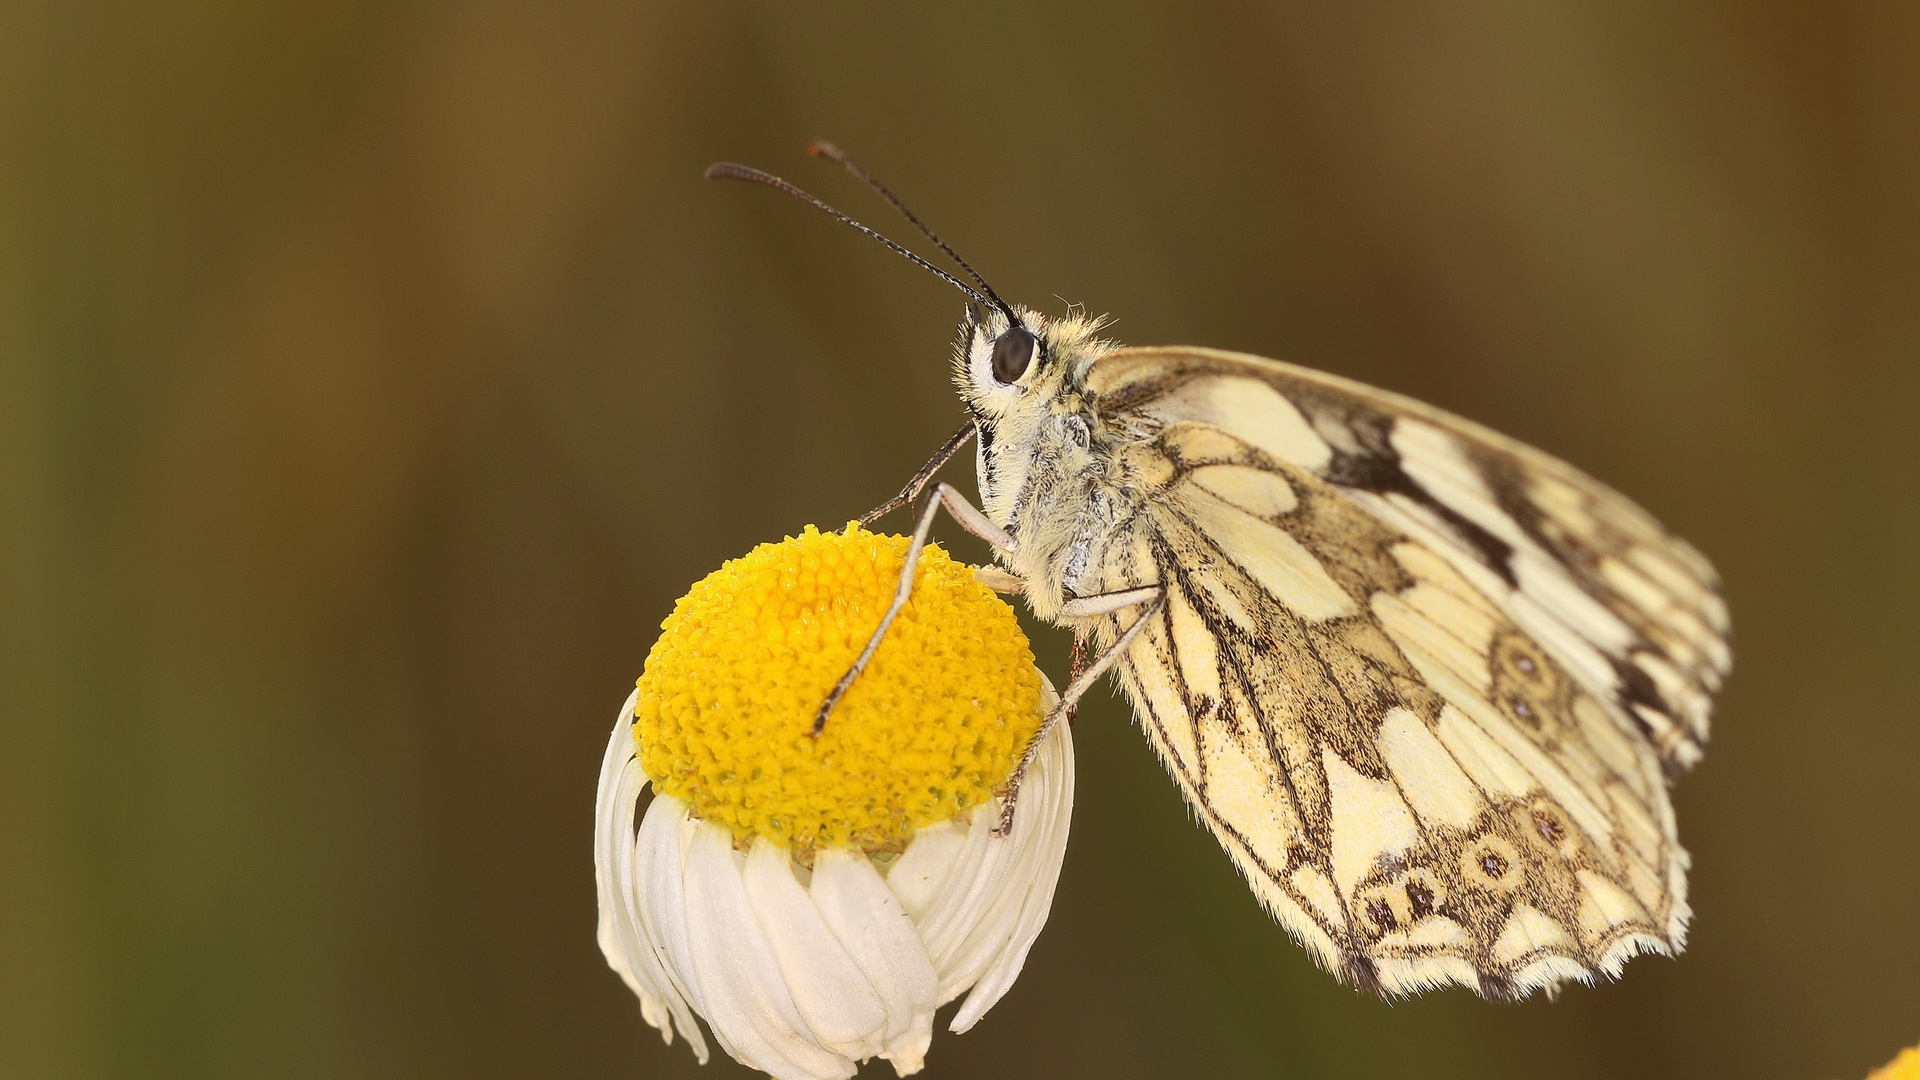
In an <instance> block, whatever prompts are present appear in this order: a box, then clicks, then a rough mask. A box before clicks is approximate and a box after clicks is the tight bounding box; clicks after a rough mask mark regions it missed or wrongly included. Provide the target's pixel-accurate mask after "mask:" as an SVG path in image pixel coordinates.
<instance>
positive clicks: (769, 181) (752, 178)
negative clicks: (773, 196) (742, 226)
mask: <svg viewBox="0 0 1920 1080" xmlns="http://www.w3.org/2000/svg"><path fill="white" fill-rule="evenodd" d="M707 179H709V180H744V181H746V182H747V183H750V184H765V185H766V186H767V187H770V188H773V189H774V190H776V191H784V192H786V193H787V194H789V195H791V196H793V197H794V198H796V199H799V200H800V201H801V202H803V203H807V204H808V205H810V206H812V207H814V208H815V209H817V210H820V211H823V212H825V213H826V214H828V215H830V216H832V217H833V218H834V219H835V220H836V221H839V222H840V223H841V224H842V225H846V226H848V227H849V228H853V229H857V230H859V231H860V232H863V233H866V234H867V235H868V236H871V237H873V238H874V239H875V240H878V241H880V242H881V243H882V244H885V245H886V246H887V247H889V248H892V249H893V250H894V251H896V252H898V253H899V254H901V255H902V256H905V257H906V258H907V259H909V260H910V261H912V262H913V263H915V264H916V265H918V266H919V267H920V268H921V269H923V270H926V271H927V272H928V273H930V274H933V275H934V276H935V277H938V278H940V279H941V280H942V281H945V282H946V283H947V284H949V285H952V286H953V287H954V288H956V289H959V290H960V291H961V292H963V293H966V294H967V295H968V296H970V297H972V298H973V299H974V301H975V302H977V303H981V304H985V303H989V302H992V303H994V304H996V305H997V306H999V307H1000V309H1001V310H1003V311H1005V310H1007V307H1006V305H1005V304H1001V303H999V300H1000V298H999V297H997V296H992V299H991V301H989V296H991V294H992V292H993V290H991V289H988V290H987V292H988V296H982V295H980V291H979V290H978V289H975V288H974V287H973V286H971V285H969V284H967V283H966V282H964V281H961V280H960V279H959V278H957V277H954V276H953V275H952V274H949V273H947V272H946V271H945V270H942V269H940V268H939V267H937V266H935V265H933V264H932V263H930V262H928V261H927V260H925V259H923V258H921V257H920V256H918V255H915V254H914V253H913V252H911V251H908V250H907V249H906V248H903V247H901V246H900V245H899V244H896V243H894V242H893V241H891V240H889V239H887V238H886V237H884V236H882V235H880V234H879V233H877V232H875V231H873V230H872V229H869V228H867V227H866V226H865V225H862V224H860V223H859V222H857V221H855V220H853V219H852V218H850V217H848V216H847V215H845V214H843V213H841V212H840V211H838V210H835V209H834V208H833V207H831V206H828V205H827V204H826V203H824V202H821V201H820V200H819V199H816V198H814V197H813V196H811V195H809V194H807V193H806V192H804V191H801V190H800V189H799V188H797V187H794V186H793V185H792V184H789V183H787V182H786V181H785V180H782V179H780V178H779V177H777V176H774V175H772V174H771V173H763V172H761V171H760V170H759V169H749V168H747V167H746V166H745V165H735V164H734V163H733V162H731V161H716V162H714V163H713V164H712V165H709V166H707ZM940 246H941V247H945V246H946V245H945V244H942V245H940ZM961 265H962V266H965V265H966V264H965V263H962V264H961ZM968 272H969V273H971V272H972V268H971V267H968ZM974 276H975V277H978V276H979V275H978V274H975V275H974ZM980 284H981V286H982V287H983V288H984V287H985V286H986V282H984V281H983V282H981V283H980Z"/></svg>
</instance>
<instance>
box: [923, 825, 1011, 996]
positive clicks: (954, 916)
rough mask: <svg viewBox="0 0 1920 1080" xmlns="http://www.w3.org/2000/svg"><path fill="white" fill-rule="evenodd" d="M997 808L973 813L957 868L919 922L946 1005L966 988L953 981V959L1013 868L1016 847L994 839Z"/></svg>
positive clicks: (955, 860) (949, 875)
mask: <svg viewBox="0 0 1920 1080" xmlns="http://www.w3.org/2000/svg"><path fill="white" fill-rule="evenodd" d="M998 807H999V803H998V802H997V801H996V802H989V803H986V804H983V805H982V806H980V807H977V808H976V809H975V810H974V814H973V824H972V825H971V826H969V827H968V829H967V837H966V840H965V842H964V843H962V844H961V846H960V850H959V851H958V852H957V853H955V855H954V860H953V870H952V872H951V873H949V874H948V876H947V880H946V881H945V882H944V883H942V885H941V888H940V892H939V893H938V894H937V895H936V896H935V898H934V901H933V906H932V907H931V908H929V909H928V911H927V914H926V916H925V917H924V918H922V919H921V920H920V923H919V926H920V937H921V939H922V940H923V941H925V942H926V943H927V956H928V957H929V958H931V959H932V960H933V969H934V971H936V972H938V973H939V975H940V1000H941V1002H942V1003H945V1002H947V1001H951V1000H952V999H953V998H954V997H955V996H956V995H957V994H959V993H960V991H962V990H965V989H966V985H965V984H964V983H955V982H954V981H953V979H952V975H953V973H954V969H953V960H954V956H955V954H956V953H958V952H959V950H960V947H961V946H962V945H963V944H965V943H966V939H967V935H969V934H971V933H972V932H973V929H974V927H975V926H976V925H978V924H979V922H980V918H981V916H982V915H984V914H985V912H986V906H987V904H989V903H991V902H992V901H993V899H994V898H996V897H998V896H999V895H1000V892H1001V890H1002V888H1003V887H1004V886H1005V884H1006V877H1007V874H1009V873H1010V872H1012V869H1013V861H1014V860H1013V855H1014V849H1013V845H1012V844H1011V843H1009V842H1008V841H1007V840H997V839H995V838H994V837H993V836H992V835H991V834H992V832H993V826H994V824H995V822H997V821H998V820H999V809H998Z"/></svg>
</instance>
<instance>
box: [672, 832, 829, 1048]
mask: <svg viewBox="0 0 1920 1080" xmlns="http://www.w3.org/2000/svg"><path fill="white" fill-rule="evenodd" d="M685 867H686V869H685V887H686V917H687V939H688V943H689V945H690V951H691V952H692V956H693V962H694V963H695V964H696V965H698V971H699V975H698V978H697V981H698V983H699V984H700V1004H701V1010H700V1011H701V1013H702V1014H704V1015H705V1016H706V1018H707V1023H708V1024H710V1025H711V1026H712V1027H713V1033H714V1036H715V1037H716V1038H719V1039H720V1040H722V1041H723V1042H726V1043H731V1044H732V1045H731V1046H730V1047H729V1050H730V1052H732V1053H733V1056H734V1057H735V1058H737V1059H739V1060H740V1061H741V1062H742V1063H744V1064H747V1065H751V1066H752V1067H754V1068H756V1069H759V1070H760V1071H762V1072H766V1073H771V1074H772V1075H774V1076H776V1077H779V1078H780V1080H826V1078H831V1080H845V1078H847V1077H851V1076H852V1075H853V1074H854V1065H853V1062H852V1061H849V1060H848V1059H846V1058H845V1057H842V1056H841V1055H839V1054H836V1053H833V1052H832V1051H830V1050H828V1049H826V1048H825V1047H823V1046H821V1045H820V1044H819V1043H818V1042H817V1041H815V1040H814V1038H813V1036H812V1035H811V1034H810V1033H809V1032H808V1030H807V1026H806V1022H805V1021H804V1020H802V1019H801V1017H800V1012H799V1010H798V1009H797V1008H795V1006H794V1003H793V997H792V995H791V994H789V993H788V991H787V981H786V978H785V976H784V975H782V973H781V971H780V964H779V961H778V960H776V959H775V958H774V952H773V946H772V944H771V943H770V942H769V941H768V940H767V935H766V933H765V932H764V931H763V930H762V929H761V927H760V924H759V922H758V921H757V920H756V919H755V918H754V914H753V905H752V902H751V901H749V900H748V899H747V888H746V884H745V882H743V881H742V880H741V876H740V862H739V861H738V856H736V855H735V854H734V850H733V834H732V833H731V832H729V831H728V830H727V829H726V828H724V827H722V826H720V825H715V824H711V823H708V824H704V825H701V826H700V827H699V828H698V829H697V830H696V831H695V832H694V834H693V840H692V842H691V843H690V844H689V845H688V847H687V856H686V863H685Z"/></svg>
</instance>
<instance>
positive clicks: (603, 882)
mask: <svg viewBox="0 0 1920 1080" xmlns="http://www.w3.org/2000/svg"><path fill="white" fill-rule="evenodd" d="M639 696H640V691H639V689H638V688H636V689H635V690H634V692H633V693H632V694H630V695H628V697H627V701H626V704H625V705H623V706H621V709H620V714H619V716H617V717H615V719H614V724H613V736H612V737H611V738H610V739H609V740H608V742H607V753H606V756H605V757H604V758H603V759H602V760H601V763H600V787H599V793H598V795H597V796H596V801H595V806H594V827H593V876H594V883H595V885H596V886H597V887H598V890H599V894H600V926H599V933H598V935H597V936H598V938H599V941H600V951H601V952H602V953H604V954H605V955H606V958H607V963H608V964H609V965H610V966H611V967H612V968H613V970H614V971H615V972H617V973H618V974H619V975H620V977H621V979H622V980H624V981H625V982H626V984H627V986H628V987H629V988H631V989H632V990H633V992H634V993H635V994H637V995H639V998H640V1015H641V1016H642V1017H644V1018H645V1019H646V1021H647V1023H649V1024H652V1025H653V1026H654V1027H656V1028H659V1029H660V1036H661V1038H662V1039H664V1040H666V1041H667V1042H668V1043H672V1042H673V1029H674V1026H675V1025H676V1024H677V1025H678V1026H679V1028H680V1032H681V1034H682V1035H684V1036H686V1039H687V1043H688V1045H690V1046H692V1047H693V1052H694V1054H695V1055H696V1056H698V1057H699V1059H700V1062H701V1064H703V1065H704V1064H705V1063H706V1061H707V1043H706V1040H705V1039H704V1038H702V1037H701V1035H700V1027H699V1025H698V1023H696V1022H695V1020H694V1019H693V1014H692V1012H690V1011H689V1010H688V1008H687V1003H686V1001H685V1000H684V999H683V998H682V997H681V995H680V991H679V990H678V989H677V988H676V987H675V986H674V984H673V982H672V981H671V979H670V978H669V976H668V974H667V972H666V970H665V969H664V967H663V966H662V963H661V959H660V956H659V955H658V954H657V953H656V950H655V947H654V944H653V943H652V942H651V941H649V940H648V939H647V935H646V931H645V929H644V928H643V927H642V926H641V924H640V913H639V909H638V903H637V899H638V897H637V894H636V892H635V889H634V885H635V880H634V875H633V855H634V831H633V819H634V811H635V809H636V807H637V805H638V803H639V799H640V795H641V793H642V791H643V790H644V789H645V787H646V784H647V778H646V774H645V773H643V772H641V770H640V763H639V762H638V761H637V760H635V758H636V756H637V753H638V747H637V746H635V744H634V741H633V725H632V718H633V707H634V703H635V701H636V700H637V699H638V698H639ZM669 1017H671V1019H669Z"/></svg>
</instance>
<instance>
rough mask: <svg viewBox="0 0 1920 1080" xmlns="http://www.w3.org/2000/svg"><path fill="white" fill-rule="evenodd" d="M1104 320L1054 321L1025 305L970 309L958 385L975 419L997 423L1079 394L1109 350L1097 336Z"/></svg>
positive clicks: (958, 351)
mask: <svg viewBox="0 0 1920 1080" xmlns="http://www.w3.org/2000/svg"><path fill="white" fill-rule="evenodd" d="M1103 322H1104V319H1094V318H1087V317H1086V316H1083V315H1078V314H1069V315H1068V316H1067V317H1066V318H1063V319H1049V318H1047V317H1046V316H1045V315H1042V314H1040V313H1039V312H1037V311H1033V310H1030V309H1028V308H1025V307H1022V306H1020V305H1017V304H1016V305H1014V306H1013V307H1012V308H1011V309H1010V310H1001V309H1000V308H998V307H994V306H990V305H986V304H968V305H967V314H966V318H965V319H963V320H961V322H960V333H959V340H958V341H957V342H956V343H955V346H954V371H953V377H954V382H955V383H957V384H958V385H959V387H960V393H961V395H962V396H964V397H965V398H966V400H967V404H968V405H969V406H971V407H972V409H973V412H974V415H975V416H976V417H978V418H979V419H980V420H982V421H984V422H987V423H991V422H993V421H995V420H998V419H1000V418H1002V417H1004V416H1006V415H1007V414H1009V413H1011V412H1015V411H1018V410H1020V409H1021V408H1022V407H1023V406H1031V405H1033V404H1036V403H1050V402H1057V401H1059V400H1061V399H1062V398H1065V397H1068V396H1071V395H1074V394H1077V393H1078V391H1079V390H1080V388H1081V387H1082V386H1083V385H1084V384H1085V381H1086V373H1087V369H1088V368H1089V367H1091V366H1092V364H1093V361H1094V359H1095V358H1096V357H1097V356H1099V354H1100V353H1101V352H1104V351H1106V349H1107V348H1109V347H1110V346H1108V345H1107V344H1106V343H1105V342H1100V341H1096V340H1095V339H1094V334H1095V333H1096V332H1097V331H1098V330H1099V329H1100V326H1101V324H1102V323H1103Z"/></svg>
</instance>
